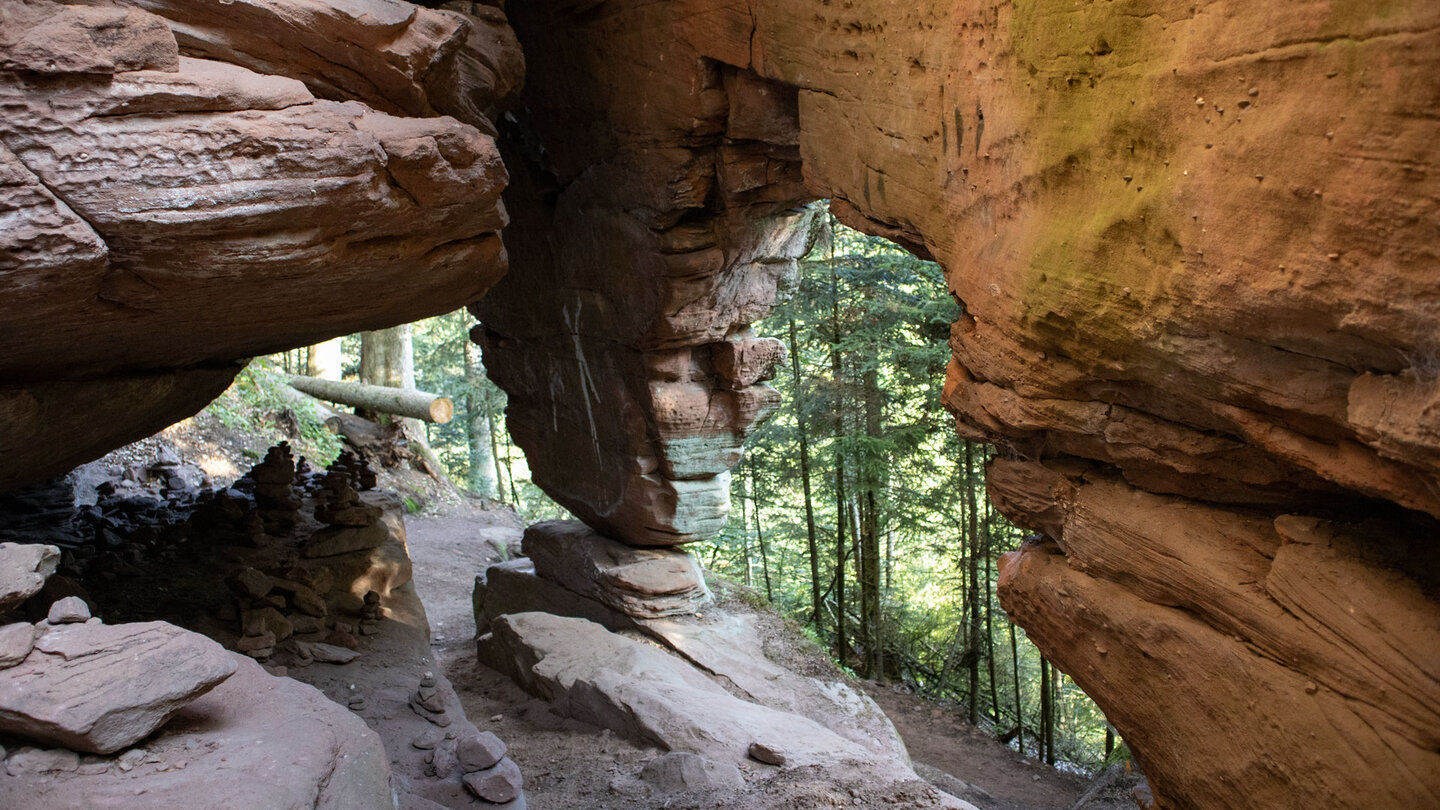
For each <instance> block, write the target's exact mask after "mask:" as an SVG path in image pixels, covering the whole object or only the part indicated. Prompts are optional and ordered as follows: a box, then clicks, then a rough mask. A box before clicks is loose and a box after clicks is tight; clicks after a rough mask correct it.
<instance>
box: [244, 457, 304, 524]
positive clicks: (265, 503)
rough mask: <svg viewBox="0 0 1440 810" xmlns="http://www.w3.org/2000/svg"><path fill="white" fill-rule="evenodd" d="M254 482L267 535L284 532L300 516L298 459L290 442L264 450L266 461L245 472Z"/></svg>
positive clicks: (256, 500)
mask: <svg viewBox="0 0 1440 810" xmlns="http://www.w3.org/2000/svg"><path fill="white" fill-rule="evenodd" d="M245 477H246V478H249V479H250V480H251V481H254V482H255V487H254V491H255V509H256V512H258V513H259V515H260V520H261V522H263V523H264V525H265V531H266V533H268V534H272V535H279V534H285V533H286V532H288V531H290V530H291V529H293V528H294V527H295V524H296V523H297V522H298V521H299V518H300V499H299V498H298V497H296V495H295V488H294V483H295V459H294V457H293V456H292V455H291V453H290V444H289V443H288V442H281V443H279V444H278V445H275V446H274V447H271V448H270V449H269V450H268V451H266V453H265V460H264V461H261V462H260V463H259V464H256V465H255V466H254V467H252V468H251V469H250V472H248V473H246V475H245Z"/></svg>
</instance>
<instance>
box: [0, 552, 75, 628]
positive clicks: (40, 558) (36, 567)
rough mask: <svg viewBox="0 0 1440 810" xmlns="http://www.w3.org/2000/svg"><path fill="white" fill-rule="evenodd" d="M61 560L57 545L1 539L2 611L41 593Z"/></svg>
mask: <svg viewBox="0 0 1440 810" xmlns="http://www.w3.org/2000/svg"><path fill="white" fill-rule="evenodd" d="M59 564H60V549H58V548H55V547H54V546H41V545H30V544H26V543H0V613H4V612H5V611H7V610H10V609H12V608H14V607H17V606H18V605H19V604H20V603H21V602H24V601H25V600H26V599H29V598H30V597H31V596H34V595H35V594H36V593H39V592H40V588H41V587H43V586H44V585H45V580H47V579H49V578H50V575H51V574H53V573H55V566H57V565H59Z"/></svg>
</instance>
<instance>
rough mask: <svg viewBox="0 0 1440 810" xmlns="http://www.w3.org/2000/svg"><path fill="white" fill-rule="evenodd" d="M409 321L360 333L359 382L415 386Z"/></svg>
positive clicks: (399, 386) (390, 385) (402, 386)
mask: <svg viewBox="0 0 1440 810" xmlns="http://www.w3.org/2000/svg"><path fill="white" fill-rule="evenodd" d="M411 335H412V333H411V329H410V324H408V323H407V324H403V325H401V326H396V327H392V328H390V329H380V330H377V331H374V332H361V333H360V382H362V383H368V384H370V385H386V386H389V387H391V388H414V387H415V352H414V344H413V342H412V337H411Z"/></svg>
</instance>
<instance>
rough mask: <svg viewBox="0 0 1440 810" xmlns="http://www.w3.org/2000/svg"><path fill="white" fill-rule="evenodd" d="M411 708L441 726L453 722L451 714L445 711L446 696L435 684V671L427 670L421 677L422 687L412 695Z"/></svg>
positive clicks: (443, 726) (444, 726)
mask: <svg viewBox="0 0 1440 810" xmlns="http://www.w3.org/2000/svg"><path fill="white" fill-rule="evenodd" d="M410 709H411V711H413V712H415V713H416V714H418V715H420V716H421V717H423V718H425V719H426V720H429V721H430V722H432V723H434V724H435V725H437V726H439V727H440V728H446V727H447V726H449V725H450V723H451V719H450V714H449V712H447V711H445V696H444V695H442V694H441V693H440V690H439V688H438V687H436V685H435V675H434V673H430V672H426V673H425V675H424V677H422V678H421V679H420V687H419V688H418V689H416V690H415V691H414V693H412V694H411V695H410Z"/></svg>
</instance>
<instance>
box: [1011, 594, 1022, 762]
mask: <svg viewBox="0 0 1440 810" xmlns="http://www.w3.org/2000/svg"><path fill="white" fill-rule="evenodd" d="M1007 624H1009V625H1010V671H1011V672H1012V673H1013V674H1014V675H1015V726H1016V728H1017V729H1018V731H1017V732H1016V737H1015V741H1016V743H1018V745H1019V747H1020V756H1025V712H1024V711H1023V710H1022V709H1021V707H1020V650H1019V647H1018V645H1017V644H1016V643H1015V623H1014V622H1007Z"/></svg>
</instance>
